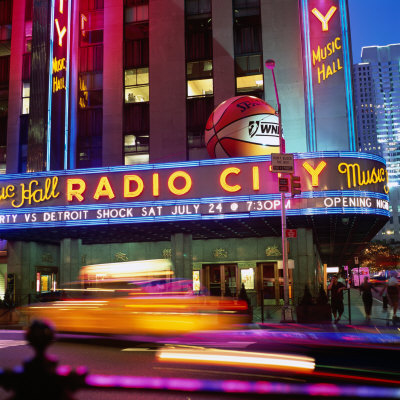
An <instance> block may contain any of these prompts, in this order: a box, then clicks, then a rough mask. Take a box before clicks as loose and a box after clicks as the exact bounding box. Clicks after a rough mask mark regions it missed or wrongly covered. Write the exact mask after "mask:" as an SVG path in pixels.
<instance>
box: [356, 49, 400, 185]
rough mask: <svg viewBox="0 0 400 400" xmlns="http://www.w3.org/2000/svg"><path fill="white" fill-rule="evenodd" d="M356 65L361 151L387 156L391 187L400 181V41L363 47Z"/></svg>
mask: <svg viewBox="0 0 400 400" xmlns="http://www.w3.org/2000/svg"><path fill="white" fill-rule="evenodd" d="M361 61H362V62H361V63H359V64H356V65H355V66H354V88H355V93H356V96H355V97H356V108H357V127H358V136H359V150H360V151H365V152H370V153H374V154H378V155H381V156H382V157H384V158H385V159H386V162H387V170H388V173H389V182H390V184H391V186H398V185H399V184H400V71H399V63H400V44H391V45H388V46H371V47H363V49H362V53H361Z"/></svg>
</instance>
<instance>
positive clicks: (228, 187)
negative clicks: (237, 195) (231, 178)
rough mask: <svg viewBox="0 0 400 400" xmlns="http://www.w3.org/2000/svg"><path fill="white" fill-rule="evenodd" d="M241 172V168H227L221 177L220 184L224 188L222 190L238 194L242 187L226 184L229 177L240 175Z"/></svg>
mask: <svg viewBox="0 0 400 400" xmlns="http://www.w3.org/2000/svg"><path fill="white" fill-rule="evenodd" d="M240 172H241V170H240V168H235V167H230V168H226V169H224V170H223V171H222V173H221V176H220V177H219V182H220V184H221V186H222V188H223V189H224V190H226V191H227V192H238V191H239V190H241V189H242V187H241V186H240V185H234V186H232V185H228V183H227V182H226V178H227V177H228V175H230V174H236V175H238V174H240Z"/></svg>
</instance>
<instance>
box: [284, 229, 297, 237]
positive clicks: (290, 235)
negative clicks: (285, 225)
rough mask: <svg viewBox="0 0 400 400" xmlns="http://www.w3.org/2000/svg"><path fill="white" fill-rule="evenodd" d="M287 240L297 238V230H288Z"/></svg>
mask: <svg viewBox="0 0 400 400" xmlns="http://www.w3.org/2000/svg"><path fill="white" fill-rule="evenodd" d="M286 237H287V238H297V229H286Z"/></svg>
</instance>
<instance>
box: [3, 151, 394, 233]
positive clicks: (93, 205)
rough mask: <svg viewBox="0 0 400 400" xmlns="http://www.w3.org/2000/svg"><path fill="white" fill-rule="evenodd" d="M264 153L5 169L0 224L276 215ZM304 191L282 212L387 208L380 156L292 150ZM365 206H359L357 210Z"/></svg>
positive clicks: (273, 182)
mask: <svg viewBox="0 0 400 400" xmlns="http://www.w3.org/2000/svg"><path fill="white" fill-rule="evenodd" d="M270 167H271V158H270V156H261V157H248V158H238V159H217V160H202V161H196V162H194V161H192V162H184V163H171V164H154V165H142V166H126V167H115V168H113V167H111V168H104V169H100V168H99V169H89V170H66V171H59V172H54V173H48V172H46V173H38V174H36V176H33V177H32V174H23V175H22V176H21V175H5V176H2V177H1V180H0V230H1V229H18V228H27V227H31V228H32V227H45V226H58V225H65V224H67V225H68V224H78V225H79V224H83V225H85V224H87V223H91V224H100V223H103V224H104V223H126V222H155V221H164V220H173V219H177V220H181V219H212V218H252V217H262V216H274V215H276V216H277V215H279V212H280V209H281V203H280V194H279V193H278V176H277V175H278V174H274V173H272V172H270ZM295 170H296V174H297V175H299V176H300V177H301V184H302V194H301V195H300V196H295V198H288V199H286V201H285V207H286V209H287V212H288V215H298V214H301V215H304V214H318V213H324V214H326V213H330V212H334V213H337V212H338V209H339V208H340V210H341V211H340V212H346V213H347V212H352V211H351V210H353V212H363V213H375V214H382V215H388V213H389V211H388V210H389V205H388V204H389V203H388V196H387V174H386V168H385V164H384V161H383V159H381V158H380V157H377V156H372V155H363V154H361V153H329V152H326V153H318V155H317V156H315V155H313V154H312V153H304V154H298V155H297V154H295ZM359 210H363V211H359Z"/></svg>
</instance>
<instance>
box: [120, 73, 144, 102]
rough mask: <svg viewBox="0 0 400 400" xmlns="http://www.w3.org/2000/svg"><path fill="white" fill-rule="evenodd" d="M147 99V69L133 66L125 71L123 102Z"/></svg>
mask: <svg viewBox="0 0 400 400" xmlns="http://www.w3.org/2000/svg"><path fill="white" fill-rule="evenodd" d="M145 101H149V69H148V68H133V69H128V70H126V71H125V103H142V102H145Z"/></svg>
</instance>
